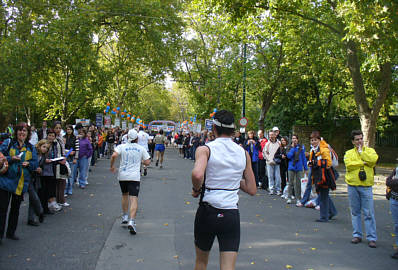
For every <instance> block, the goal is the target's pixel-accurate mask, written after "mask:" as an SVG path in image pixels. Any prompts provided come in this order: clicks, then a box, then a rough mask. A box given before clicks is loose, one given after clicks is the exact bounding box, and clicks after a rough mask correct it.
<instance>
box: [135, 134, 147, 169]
mask: <svg viewBox="0 0 398 270" xmlns="http://www.w3.org/2000/svg"><path fill="white" fill-rule="evenodd" d="M148 141H149V134H148V133H146V132H145V131H144V128H143V127H140V128H139V132H138V141H137V143H138V144H139V145H141V146H142V147H144V148H145V150H146V151H147V152H148V154H149V147H148ZM143 168H144V176H146V175H147V174H148V170H147V166H146V165H143Z"/></svg>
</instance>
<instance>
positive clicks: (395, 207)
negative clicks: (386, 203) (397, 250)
mask: <svg viewBox="0 0 398 270" xmlns="http://www.w3.org/2000/svg"><path fill="white" fill-rule="evenodd" d="M390 208H391V215H392V220H393V221H394V233H395V244H396V245H397V246H398V201H397V200H394V199H390Z"/></svg>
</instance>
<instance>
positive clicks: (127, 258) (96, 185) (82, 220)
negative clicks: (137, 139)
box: [0, 149, 398, 270]
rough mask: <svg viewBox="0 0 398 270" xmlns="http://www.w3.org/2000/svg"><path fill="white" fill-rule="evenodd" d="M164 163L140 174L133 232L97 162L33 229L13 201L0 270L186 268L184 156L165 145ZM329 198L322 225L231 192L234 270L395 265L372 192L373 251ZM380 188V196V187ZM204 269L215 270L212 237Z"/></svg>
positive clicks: (338, 198) (388, 227)
mask: <svg viewBox="0 0 398 270" xmlns="http://www.w3.org/2000/svg"><path fill="white" fill-rule="evenodd" d="M165 159H166V161H165V164H164V165H165V166H164V168H163V169H159V168H158V167H155V166H154V164H152V166H151V168H150V169H149V172H148V176H146V177H143V181H142V184H141V191H140V196H139V211H138V215H137V220H136V221H137V230H138V233H137V235H135V236H133V235H130V234H129V233H128V231H127V229H126V228H125V227H124V226H121V225H120V214H121V210H120V189H119V185H118V183H117V181H116V179H115V177H114V176H113V175H112V174H111V173H110V172H109V170H108V168H109V160H100V161H99V162H98V164H97V166H96V167H95V168H94V169H93V172H92V173H91V174H90V177H89V183H90V184H89V185H88V187H87V189H85V190H78V189H75V191H74V194H73V195H72V197H71V198H69V199H68V202H70V203H71V207H70V208H69V209H66V210H64V211H63V212H61V213H58V214H56V215H54V216H49V217H47V218H46V219H45V221H44V223H43V224H42V225H41V226H39V227H31V226H27V225H26V221H27V204H26V202H25V203H23V206H22V207H21V214H20V223H19V227H18V229H17V234H18V235H19V236H20V237H21V240H19V241H12V240H8V239H4V240H3V245H2V246H0V269H7V270H13V269H18V270H20V269H40V270H45V269H49V270H50V269H51V270H53V269H74V270H79V269H92V270H94V269H95V270H105V269H137V270H146V269H148V270H155V269H178V270H185V269H193V263H194V258H195V257H194V244H193V221H194V215H195V211H196V208H197V199H194V198H192V197H191V196H190V190H191V180H190V173H191V169H192V167H193V162H192V161H190V160H184V159H181V158H179V157H178V155H177V154H176V151H175V150H174V149H167V150H166V154H165ZM339 182H340V185H339V188H338V190H337V191H336V192H334V193H333V195H332V197H333V199H334V201H335V204H336V207H337V209H338V211H339V213H338V215H337V217H336V219H335V220H333V221H332V222H330V223H326V224H325V223H317V222H315V219H317V218H318V216H319V212H318V211H316V210H314V209H305V208H296V207H295V206H293V205H286V203H285V201H284V200H282V199H281V198H279V197H276V196H269V195H267V194H266V193H265V192H264V191H263V190H259V191H258V193H257V195H256V196H253V197H251V196H248V195H246V194H243V193H241V195H240V202H239V208H240V214H241V245H240V252H239V255H238V260H237V269H262V270H263V269H270V270H273V269H275V270H278V269H304V270H307V269H314V270H323V269H339V270H348V269H372V270H373V269H398V261H396V260H393V259H391V258H390V257H389V255H390V254H391V253H392V244H393V238H392V219H391V215H390V213H389V209H388V202H387V201H386V200H385V198H384V197H383V196H382V195H375V205H376V221H377V232H378V237H379V241H378V242H377V245H378V247H377V248H376V249H371V248H369V247H368V246H367V244H366V241H365V242H363V243H361V244H358V245H352V244H350V240H351V219H350V215H349V209H348V202H347V197H346V196H347V194H346V190H345V187H344V185H343V182H342V180H341V179H340V180H339ZM380 194H382V193H380ZM208 269H219V268H218V245H217V242H215V244H214V246H213V250H212V253H211V256H210V262H209V267H208Z"/></svg>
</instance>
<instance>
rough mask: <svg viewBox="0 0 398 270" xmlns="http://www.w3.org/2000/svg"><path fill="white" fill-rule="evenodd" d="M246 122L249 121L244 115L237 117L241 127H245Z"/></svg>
mask: <svg viewBox="0 0 398 270" xmlns="http://www.w3.org/2000/svg"><path fill="white" fill-rule="evenodd" d="M248 123H249V121H248V120H247V118H246V117H242V118H241V119H239V125H240V126H241V127H246V126H247V124H248Z"/></svg>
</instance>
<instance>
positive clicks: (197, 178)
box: [192, 146, 209, 197]
mask: <svg viewBox="0 0 398 270" xmlns="http://www.w3.org/2000/svg"><path fill="white" fill-rule="evenodd" d="M208 158H209V149H208V148H207V147H206V146H200V147H198V149H197V150H196V153H195V165H194V168H193V169H192V189H193V191H192V196H193V197H197V196H198V195H199V194H200V188H201V187H202V184H203V180H204V176H205V171H206V167H207V160H208Z"/></svg>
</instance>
